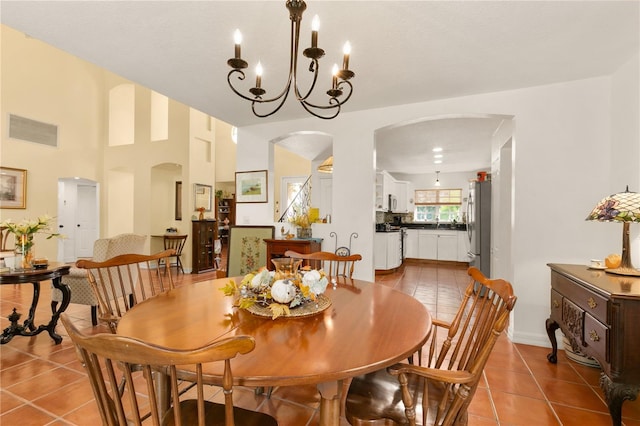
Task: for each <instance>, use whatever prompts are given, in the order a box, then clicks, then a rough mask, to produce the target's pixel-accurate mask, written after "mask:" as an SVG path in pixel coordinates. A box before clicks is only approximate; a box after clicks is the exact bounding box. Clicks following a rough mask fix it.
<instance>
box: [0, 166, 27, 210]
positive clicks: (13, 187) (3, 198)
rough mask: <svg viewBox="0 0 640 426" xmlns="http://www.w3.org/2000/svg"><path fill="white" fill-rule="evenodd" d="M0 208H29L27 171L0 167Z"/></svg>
mask: <svg viewBox="0 0 640 426" xmlns="http://www.w3.org/2000/svg"><path fill="white" fill-rule="evenodd" d="M0 208H3V209H26V208H27V171H26V170H23V169H12V168H11V167H0Z"/></svg>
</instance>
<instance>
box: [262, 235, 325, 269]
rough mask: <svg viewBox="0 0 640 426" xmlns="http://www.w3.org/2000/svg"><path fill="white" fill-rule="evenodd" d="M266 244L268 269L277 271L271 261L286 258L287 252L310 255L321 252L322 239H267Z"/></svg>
mask: <svg viewBox="0 0 640 426" xmlns="http://www.w3.org/2000/svg"><path fill="white" fill-rule="evenodd" d="M264 242H265V243H267V268H268V269H269V270H270V271H273V270H274V269H275V266H274V265H273V263H272V262H271V259H273V258H276V257H284V253H285V252H286V251H287V250H292V251H295V252H298V253H302V254H309V253H315V252H317V251H320V247H321V246H322V238H308V239H297V238H292V239H290V240H277V239H266V240H264Z"/></svg>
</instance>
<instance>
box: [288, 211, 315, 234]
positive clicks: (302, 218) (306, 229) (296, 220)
mask: <svg viewBox="0 0 640 426" xmlns="http://www.w3.org/2000/svg"><path fill="white" fill-rule="evenodd" d="M291 222H292V223H293V224H294V225H295V226H296V238H300V239H303V238H311V220H310V218H309V214H308V213H307V212H302V211H296V213H295V215H294V216H293V217H292V218H291Z"/></svg>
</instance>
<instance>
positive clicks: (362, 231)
mask: <svg viewBox="0 0 640 426" xmlns="http://www.w3.org/2000/svg"><path fill="white" fill-rule="evenodd" d="M634 79H635V80H636V81H637V79H638V73H637V71H635V70H633V69H632V70H631V71H626V72H623V71H621V72H620V73H619V75H616V76H614V77H613V78H609V77H601V78H593V79H586V80H580V81H573V82H567V83H561V84H554V85H548V86H540V87H533V88H527V89H521V90H513V91H506V92H499V93H489V94H483V95H477V96H468V97H462V98H456V99H446V100H441V101H434V102H427V103H419V104H411V105H402V106H398V107H392V108H384V109H373V110H368V111H360V112H354V113H342V114H341V115H340V116H339V117H338V118H337V119H335V120H332V121H330V122H327V123H325V122H318V121H317V120H314V119H311V118H309V119H304V120H297V121H290V122H280V123H271V124H264V125H257V126H249V127H244V128H241V129H239V140H238V148H239V152H238V169H240V170H242V169H260V168H266V165H267V164H268V161H269V156H268V152H267V150H268V148H267V147H268V145H269V141H270V140H272V139H274V138H277V137H278V136H280V135H282V134H286V133H289V132H294V131H300V130H318V131H324V132H326V133H329V134H332V135H334V138H335V139H334V176H333V178H334V195H333V197H334V199H333V206H334V214H333V223H332V224H331V225H330V227H331V229H332V230H333V231H335V232H336V233H337V234H338V236H339V237H342V236H344V237H342V238H348V235H349V233H350V232H353V231H356V232H358V233H359V238H358V240H357V247H356V248H355V249H354V250H353V251H356V252H359V253H361V254H362V255H363V262H362V265H361V266H360V265H359V268H357V270H356V274H357V277H358V278H362V279H369V280H371V279H373V275H374V274H373V251H372V247H373V236H374V227H373V223H374V216H375V215H374V208H373V204H374V203H373V198H374V194H373V192H374V185H375V175H374V162H373V139H374V131H375V129H377V128H380V127H384V126H388V125H391V124H394V123H397V122H402V121H406V120H410V119H418V118H424V117H429V116H436V115H441V114H456V113H458V114H459V113H479V114H481V113H489V114H505V115H512V116H514V136H513V155H514V163H513V179H512V182H513V218H514V219H513V220H514V222H513V228H512V241H513V250H512V254H511V255H512V257H511V258H512V263H513V265H512V269H513V277H512V281H513V284H514V287H515V291H516V294H517V295H518V297H519V300H518V304H517V306H516V311H515V315H514V329H513V333H514V334H513V339H514V340H515V341H518V342H527V343H531V344H538V345H548V340H547V337H546V332H545V329H544V320H545V319H546V318H547V317H548V315H549V287H550V286H549V269H548V267H547V263H549V262H557V263H584V262H585V261H586V259H589V258H591V257H594V256H595V257H602V256H604V255H606V254H607V253H609V252H619V251H620V235H619V234H620V233H619V232H618V230H617V229H612V226H613V227H614V228H615V226H616V225H611V224H598V223H589V222H585V220H584V218H585V217H586V215H587V214H588V213H589V211H590V210H591V209H592V207H593V206H594V205H595V203H596V202H597V201H598V200H600V198H602V196H603V195H606V194H608V193H610V192H611V182H610V179H611V178H610V176H611V172H610V171H611V168H612V164H611V157H612V153H611V146H612V144H611V137H612V131H611V121H612V119H611V111H612V110H613V108H612V103H611V102H612V99H611V98H612V81H613V83H614V84H613V86H615V87H617V86H620V87H625V88H631V89H633V88H636V89H637V82H636V83H634V82H633V80H634ZM636 92H637V90H636ZM619 102H620V104H622V105H621V106H622V107H625V106H626V105H625V104H633V103H634V102H636V101H634V100H633V99H628V97H627V98H625V99H624V100H620V101H619ZM636 103H637V102H636ZM617 105H618V104H617V103H616V106H617ZM634 108H635V110H636V111H637V106H635V107H634ZM621 121H622V122H621V123H620V125H621V126H625V127H627V126H637V125H638V119H637V114H636V118H633V117H627V118H626V119H625V120H621ZM637 144H638V139H637V138H635V140H631V139H628V140H626V141H616V144H615V147H616V149H625V147H626V148H628V149H631V150H632V151H634V152H637V151H636V148H635V147H636V146H637ZM493 158H495V156H494V157H493ZM637 159H638V157H637V155H636V156H635V157H634V158H631V157H622V158H620V159H619V160H617V161H620V162H624V163H625V164H627V168H628V169H629V172H628V174H629V175H630V179H632V180H634V181H635V182H637V181H638V170H637V164H638V162H637ZM629 162H630V163H629ZM634 165H635V166H634ZM634 167H635V168H634ZM268 212H269V210H268V209H261V208H257V209H255V208H253V206H248V205H240V206H239V208H238V215H239V217H244V218H245V220H248V221H250V222H251V223H269V222H270V217H269V216H268ZM505 226H508V225H505ZM620 232H621V231H620ZM632 256H633V260H634V262H635V263H636V264H640V262H639V261H638V259H639V257H640V252H639V251H638V250H635V252H633V253H632Z"/></svg>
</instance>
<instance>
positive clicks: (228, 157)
mask: <svg viewBox="0 0 640 426" xmlns="http://www.w3.org/2000/svg"><path fill="white" fill-rule="evenodd" d="M232 127H233V126H231V124H229V123H226V122H224V121H220V120H216V126H215V138H216V189H221V190H223V191H228V192H231V193H233V192H234V186H235V185H234V184H235V179H236V144H235V143H234V142H233V139H232V138H231V129H232Z"/></svg>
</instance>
